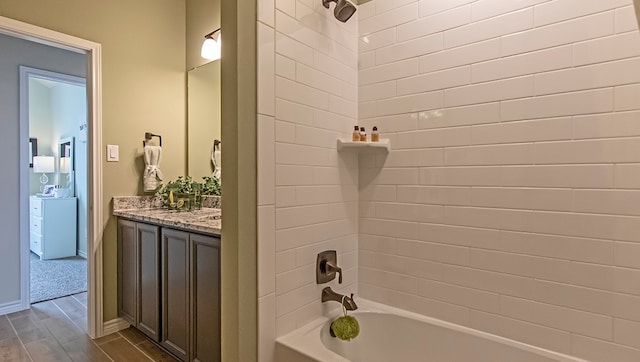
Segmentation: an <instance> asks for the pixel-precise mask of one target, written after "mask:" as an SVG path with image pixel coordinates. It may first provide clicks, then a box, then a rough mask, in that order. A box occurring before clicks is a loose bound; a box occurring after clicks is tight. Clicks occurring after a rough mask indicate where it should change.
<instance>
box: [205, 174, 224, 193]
mask: <svg viewBox="0 0 640 362" xmlns="http://www.w3.org/2000/svg"><path fill="white" fill-rule="evenodd" d="M202 179H203V180H204V185H203V186H202V194H203V195H216V196H220V195H221V192H220V191H221V190H220V187H221V182H220V179H219V178H217V177H214V176H204V177H203V178H202Z"/></svg>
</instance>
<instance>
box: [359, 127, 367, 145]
mask: <svg viewBox="0 0 640 362" xmlns="http://www.w3.org/2000/svg"><path fill="white" fill-rule="evenodd" d="M360 142H367V132H365V131H364V127H360Z"/></svg>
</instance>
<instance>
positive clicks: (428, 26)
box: [396, 6, 470, 41]
mask: <svg viewBox="0 0 640 362" xmlns="http://www.w3.org/2000/svg"><path fill="white" fill-rule="evenodd" d="M469 21H470V11H469V6H461V7H458V8H455V9H452V10H449V11H445V12H442V13H439V14H435V15H431V16H428V17H425V18H421V19H419V20H417V21H413V22H411V23H407V24H403V25H400V26H398V27H397V28H396V29H397V40H398V41H405V40H409V39H414V38H418V37H421V36H425V35H429V34H433V33H437V32H441V31H444V30H448V29H451V28H455V27H458V26H461V25H464V24H467V23H469Z"/></svg>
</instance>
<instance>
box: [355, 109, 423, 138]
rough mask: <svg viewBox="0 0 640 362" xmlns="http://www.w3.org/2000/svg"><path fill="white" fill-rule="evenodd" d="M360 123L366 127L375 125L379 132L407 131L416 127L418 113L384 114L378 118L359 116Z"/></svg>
mask: <svg viewBox="0 0 640 362" xmlns="http://www.w3.org/2000/svg"><path fill="white" fill-rule="evenodd" d="M359 122H360V124H361V125H363V126H366V127H367V128H372V127H373V126H377V127H378V130H379V131H380V133H381V134H383V135H386V134H388V133H392V132H398V131H409V130H416V129H418V114H416V113H408V114H401V115H397V116H385V117H379V118H369V119H362V118H360V121H359Z"/></svg>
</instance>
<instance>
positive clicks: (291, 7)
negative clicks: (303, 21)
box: [275, 0, 296, 17]
mask: <svg viewBox="0 0 640 362" xmlns="http://www.w3.org/2000/svg"><path fill="white" fill-rule="evenodd" d="M275 2H276V9H278V10H280V11H282V12H283V13H285V14H287V15H289V16H292V17H295V16H296V0H275Z"/></svg>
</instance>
